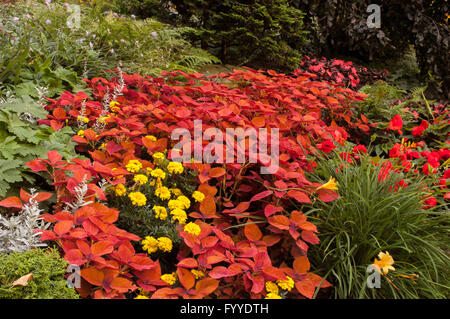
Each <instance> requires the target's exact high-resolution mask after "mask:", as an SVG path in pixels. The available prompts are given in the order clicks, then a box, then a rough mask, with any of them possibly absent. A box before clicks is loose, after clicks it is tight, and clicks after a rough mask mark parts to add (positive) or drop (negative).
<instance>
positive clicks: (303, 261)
mask: <svg viewBox="0 0 450 319" xmlns="http://www.w3.org/2000/svg"><path fill="white" fill-rule="evenodd" d="M310 267H311V264H310V263H309V260H308V258H307V257H305V256H300V257H298V258H296V259H295V260H294V264H293V268H294V270H295V272H296V273H297V274H304V273H307V272H308V271H309V269H310Z"/></svg>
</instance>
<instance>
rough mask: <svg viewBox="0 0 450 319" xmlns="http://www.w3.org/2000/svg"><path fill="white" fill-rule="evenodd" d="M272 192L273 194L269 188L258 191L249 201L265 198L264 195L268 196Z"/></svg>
mask: <svg viewBox="0 0 450 319" xmlns="http://www.w3.org/2000/svg"><path fill="white" fill-rule="evenodd" d="M272 194H273V191H271V190H267V191H264V192H261V193H259V194H256V195H255V196H253V197H252V198H251V199H250V202H255V201H257V200H260V199H263V198H265V197H267V196H270V195H272Z"/></svg>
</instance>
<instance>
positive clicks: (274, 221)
mask: <svg viewBox="0 0 450 319" xmlns="http://www.w3.org/2000/svg"><path fill="white" fill-rule="evenodd" d="M268 221H269V224H271V225H272V226H275V227H276V228H278V229H282V230H288V229H289V224H290V222H289V219H288V218H287V217H286V216H283V215H276V216H273V217H269V219H268Z"/></svg>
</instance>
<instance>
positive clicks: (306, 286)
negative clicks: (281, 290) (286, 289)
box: [295, 279, 316, 299]
mask: <svg viewBox="0 0 450 319" xmlns="http://www.w3.org/2000/svg"><path fill="white" fill-rule="evenodd" d="M295 287H296V288H297V290H298V292H299V293H301V294H302V295H303V296H305V297H306V298H309V299H311V298H312V297H313V296H314V292H315V291H316V287H315V285H314V283H313V282H312V281H311V280H309V279H305V280H302V281H299V282H296V283H295Z"/></svg>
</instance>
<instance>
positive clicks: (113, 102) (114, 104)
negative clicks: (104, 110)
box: [109, 101, 120, 107]
mask: <svg viewBox="0 0 450 319" xmlns="http://www.w3.org/2000/svg"><path fill="white" fill-rule="evenodd" d="M116 105H120V103H119V102H117V101H111V102H109V106H110V107H114V106H116Z"/></svg>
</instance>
